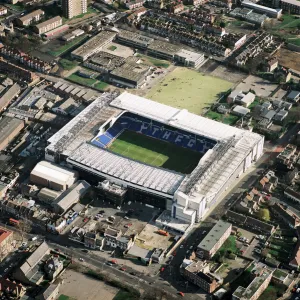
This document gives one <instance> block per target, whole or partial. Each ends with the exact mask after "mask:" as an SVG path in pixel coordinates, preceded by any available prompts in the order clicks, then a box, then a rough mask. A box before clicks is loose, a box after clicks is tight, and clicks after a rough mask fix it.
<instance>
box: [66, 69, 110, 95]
mask: <svg viewBox="0 0 300 300" xmlns="http://www.w3.org/2000/svg"><path fill="white" fill-rule="evenodd" d="M67 79H69V80H70V81H73V82H75V83H78V84H81V85H84V86H87V87H93V88H95V89H96V90H99V91H103V90H105V89H106V88H107V87H109V86H110V85H109V84H108V83H106V82H103V81H101V80H97V79H94V78H85V77H81V76H79V75H76V74H75V73H73V74H71V75H70V76H69V77H68V78H67Z"/></svg>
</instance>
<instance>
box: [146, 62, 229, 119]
mask: <svg viewBox="0 0 300 300" xmlns="http://www.w3.org/2000/svg"><path fill="white" fill-rule="evenodd" d="M232 85H233V84H232V83H231V82H228V81H226V80H223V79H220V78H216V77H212V76H207V75H204V74H202V73H199V72H196V71H193V70H190V69H187V68H181V67H177V68H176V69H175V70H174V71H173V72H171V73H170V74H168V75H167V76H166V77H165V79H164V80H163V81H162V82H161V83H160V84H159V85H157V86H154V87H153V88H152V89H151V90H150V92H149V93H148V94H147V96H146V97H147V98H149V99H152V100H155V101H157V102H160V103H163V104H166V105H170V106H173V107H177V108H180V109H184V108H185V109H187V110H188V111H190V112H193V113H195V114H201V113H202V110H203V108H205V107H210V105H211V104H212V103H213V102H215V101H216V100H217V99H218V98H219V94H220V93H221V92H224V91H227V90H228V89H229V88H231V87H232Z"/></svg>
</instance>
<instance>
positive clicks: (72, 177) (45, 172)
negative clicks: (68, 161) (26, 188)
mask: <svg viewBox="0 0 300 300" xmlns="http://www.w3.org/2000/svg"><path fill="white" fill-rule="evenodd" d="M77 177H78V174H77V172H75V171H72V170H70V169H65V168H63V167H61V166H58V165H56V164H53V163H50V162H48V161H41V162H39V163H38V164H37V165H36V166H35V167H34V169H33V170H32V172H31V173H30V181H31V182H32V183H35V184H37V185H40V186H44V187H48V188H50V189H53V190H56V191H65V190H67V189H68V188H69V187H70V186H71V185H73V184H74V183H75V182H76V181H77Z"/></svg>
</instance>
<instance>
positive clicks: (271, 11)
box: [242, 0, 282, 19]
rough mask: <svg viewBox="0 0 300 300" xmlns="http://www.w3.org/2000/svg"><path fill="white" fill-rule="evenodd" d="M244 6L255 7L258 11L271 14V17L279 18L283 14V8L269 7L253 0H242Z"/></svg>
mask: <svg viewBox="0 0 300 300" xmlns="http://www.w3.org/2000/svg"><path fill="white" fill-rule="evenodd" d="M242 6H243V7H247V8H250V9H253V10H254V11H256V12H259V13H263V14H266V15H267V16H269V17H271V18H276V19H278V18H280V17H281V15H282V9H279V8H270V7H267V6H263V5H259V4H256V3H253V2H251V1H248V0H244V1H242Z"/></svg>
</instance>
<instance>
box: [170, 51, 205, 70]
mask: <svg viewBox="0 0 300 300" xmlns="http://www.w3.org/2000/svg"><path fill="white" fill-rule="evenodd" d="M174 59H175V61H177V62H179V63H182V64H183V65H184V66H186V67H191V68H198V67H199V66H200V65H201V64H202V63H203V62H204V59H205V57H204V54H203V53H197V52H193V51H189V50H185V49H181V50H179V51H178V52H177V53H176V54H175V57H174Z"/></svg>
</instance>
